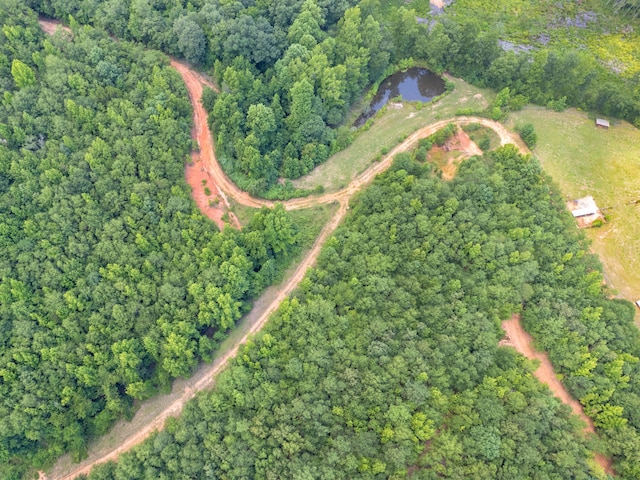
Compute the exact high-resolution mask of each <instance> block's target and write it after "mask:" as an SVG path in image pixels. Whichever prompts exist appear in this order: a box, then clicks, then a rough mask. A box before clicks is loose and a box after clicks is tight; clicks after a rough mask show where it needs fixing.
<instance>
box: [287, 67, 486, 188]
mask: <svg viewBox="0 0 640 480" xmlns="http://www.w3.org/2000/svg"><path fill="white" fill-rule="evenodd" d="M449 80H450V81H451V82H453V83H454V84H455V90H454V91H453V92H451V93H449V94H448V95H446V96H444V97H443V98H441V99H440V100H438V101H437V102H435V103H433V104H425V105H424V106H423V107H422V108H421V109H419V110H418V109H417V108H416V107H415V106H413V105H411V104H408V103H405V104H404V107H403V108H401V109H391V108H390V109H387V111H386V112H385V113H384V114H382V115H381V116H380V117H378V118H376V119H375V120H374V124H373V126H372V127H371V128H370V129H369V130H367V131H365V132H362V133H360V135H359V136H358V137H357V138H356V140H355V141H354V142H353V144H351V145H350V146H349V148H347V149H345V150H343V151H341V152H338V153H337V154H335V155H334V156H332V157H331V158H329V160H327V161H326V162H325V163H323V164H321V165H319V166H318V167H316V168H315V169H314V170H313V171H312V172H311V173H310V174H309V175H306V176H304V177H302V178H300V179H298V180H296V181H294V184H295V186H296V187H298V188H315V187H316V186H318V185H322V187H323V188H324V189H325V191H327V192H333V191H336V190H340V189H341V188H344V187H345V186H347V185H348V184H349V182H350V181H351V180H352V179H353V178H354V177H355V176H357V175H358V174H359V173H361V172H363V171H364V170H366V168H367V167H368V166H369V165H371V163H372V162H374V161H375V158H376V156H377V155H378V154H380V153H381V151H382V149H389V150H390V149H391V148H392V147H394V146H395V145H397V144H398V143H400V141H401V140H402V137H403V136H404V135H409V134H410V133H412V132H414V131H415V130H417V129H419V128H420V127H424V126H425V125H428V124H430V123H432V122H434V121H436V120H440V119H443V118H449V117H452V116H454V114H455V112H456V111H457V110H459V109H461V108H471V109H474V110H483V109H484V108H486V107H487V105H488V102H491V101H492V100H493V97H494V96H495V94H494V93H493V92H490V91H489V90H481V89H479V88H476V87H473V86H471V85H469V84H468V83H466V82H463V81H462V80H459V79H455V78H449Z"/></svg>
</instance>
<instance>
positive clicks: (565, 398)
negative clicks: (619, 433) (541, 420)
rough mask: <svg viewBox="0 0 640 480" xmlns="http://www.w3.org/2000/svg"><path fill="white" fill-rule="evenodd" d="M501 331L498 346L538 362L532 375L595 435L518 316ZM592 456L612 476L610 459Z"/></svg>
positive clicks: (581, 410) (589, 423) (602, 456)
mask: <svg viewBox="0 0 640 480" xmlns="http://www.w3.org/2000/svg"><path fill="white" fill-rule="evenodd" d="M502 329H503V330H504V331H505V334H506V335H505V338H504V339H502V340H501V341H500V345H503V346H509V347H513V348H515V349H516V350H517V351H518V353H521V354H522V355H524V356H525V357H527V358H528V359H529V360H538V361H539V362H540V365H539V366H538V368H537V369H536V371H535V372H533V375H534V376H535V377H536V378H537V379H538V380H540V382H542V383H544V384H546V385H547V386H548V387H549V390H551V393H553V395H554V396H555V397H557V398H559V399H560V401H562V403H564V404H566V405H569V407H571V410H572V411H573V413H574V414H575V415H577V416H578V417H580V418H581V419H582V420H583V421H584V422H585V427H584V432H585V433H587V434H595V432H596V430H595V428H594V426H593V421H591V419H590V418H589V417H587V415H585V413H584V410H583V409H582V405H580V403H579V402H578V401H577V400H576V399H574V398H573V397H572V396H571V395H570V394H569V392H568V391H567V389H566V388H565V386H564V385H563V384H562V382H561V381H560V380H558V377H557V375H556V373H555V372H554V371H553V365H552V364H551V361H550V360H549V357H548V356H547V354H546V353H544V352H539V351H537V350H535V349H534V348H533V338H532V337H531V335H529V334H528V333H527V332H526V331H525V329H524V328H522V324H521V323H520V315H514V316H513V317H511V318H510V319H509V320H505V321H504V322H502ZM594 456H595V460H596V462H598V465H600V466H601V467H602V468H603V469H604V470H605V472H606V473H608V474H609V475H614V471H613V464H612V461H611V459H609V458H607V457H605V456H604V455H602V454H600V453H594Z"/></svg>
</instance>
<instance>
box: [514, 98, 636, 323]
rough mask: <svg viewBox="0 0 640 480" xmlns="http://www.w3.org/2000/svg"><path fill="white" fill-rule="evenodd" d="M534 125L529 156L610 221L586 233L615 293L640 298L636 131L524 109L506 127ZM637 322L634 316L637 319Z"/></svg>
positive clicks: (574, 114)
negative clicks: (587, 198)
mask: <svg viewBox="0 0 640 480" xmlns="http://www.w3.org/2000/svg"><path fill="white" fill-rule="evenodd" d="M518 123H520V124H522V123H532V124H533V125H534V126H535V129H536V132H537V133H538V145H537V147H536V148H535V149H534V151H533V153H534V155H535V156H536V157H538V158H539V159H540V162H541V163H542V165H543V167H544V169H545V171H546V172H547V173H548V174H549V175H551V177H552V178H553V179H554V180H555V182H556V183H557V184H558V185H559V186H560V189H561V191H562V193H563V195H565V197H566V198H567V199H572V198H579V197H583V196H586V195H593V197H594V198H595V200H596V202H597V204H598V206H599V207H600V208H601V209H603V210H604V213H605V214H606V215H607V216H608V218H609V222H608V223H606V224H605V225H604V226H602V227H601V228H591V229H587V230H586V231H585V233H586V234H587V236H588V237H589V238H590V239H591V240H592V241H593V244H592V248H593V250H594V252H596V253H597V254H598V255H599V256H600V260H601V261H602V263H603V265H604V267H605V272H606V274H607V275H608V277H609V280H610V281H611V283H613V286H614V287H615V289H616V290H617V291H618V292H619V293H620V294H621V295H622V296H623V297H624V298H626V299H628V300H632V301H635V300H637V299H640V204H637V205H636V204H632V202H634V201H636V200H640V130H638V129H636V128H634V127H633V126H632V125H630V124H628V123H627V122H623V121H614V122H612V124H611V128H609V129H608V130H603V129H599V128H596V127H595V122H594V119H593V117H589V116H587V114H586V113H584V112H580V111H577V110H575V109H569V110H567V111H565V112H562V113H556V112H553V111H551V110H547V109H543V108H539V107H528V108H526V109H524V110H522V111H521V112H516V113H513V114H511V117H510V119H509V122H508V125H507V126H509V127H511V128H512V127H513V126H514V125H515V124H518ZM636 319H638V315H636Z"/></svg>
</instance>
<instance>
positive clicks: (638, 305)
mask: <svg viewBox="0 0 640 480" xmlns="http://www.w3.org/2000/svg"><path fill="white" fill-rule="evenodd" d="M636 307H638V308H640V300H636Z"/></svg>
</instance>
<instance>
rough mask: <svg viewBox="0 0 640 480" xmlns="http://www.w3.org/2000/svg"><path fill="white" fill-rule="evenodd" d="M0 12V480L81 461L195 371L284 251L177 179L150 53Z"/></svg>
mask: <svg viewBox="0 0 640 480" xmlns="http://www.w3.org/2000/svg"><path fill="white" fill-rule="evenodd" d="M2 5H3V8H0V17H2V25H3V27H2V30H1V32H0V68H1V69H2V75H0V82H2V89H3V91H4V96H3V101H2V104H1V105H0V137H1V139H0V477H1V478H3V479H8V478H14V477H13V476H12V475H13V474H14V472H19V471H21V470H22V469H23V468H24V467H25V466H28V465H29V464H30V463H33V464H35V465H42V464H43V463H44V462H47V461H50V460H51V459H52V458H55V457H57V456H58V455H60V454H61V453H63V452H65V451H68V450H71V451H72V452H74V454H75V455H76V456H80V455H82V454H83V451H84V449H85V442H86V440H87V438H88V437H89V436H91V435H99V434H101V433H103V432H104V431H105V430H106V429H107V428H108V427H109V426H110V425H111V424H112V423H113V421H114V419H116V418H118V417H120V416H121V415H123V414H125V415H126V414H129V413H130V412H131V410H132V405H133V400H134V399H143V398H145V397H148V396H149V395H151V394H152V393H153V392H155V391H157V389H158V388H159V387H164V386H166V385H167V384H168V382H169V380H170V379H172V378H174V377H176V376H179V375H188V374H189V373H190V372H191V370H192V369H193V367H194V366H195V365H196V364H197V363H198V361H199V360H200V359H208V358H210V354H211V352H212V350H213V349H214V347H215V346H216V345H217V344H218V342H219V340H220V339H221V338H223V337H224V335H225V333H226V332H227V330H228V329H229V328H231V327H232V326H233V325H234V323H235V321H236V320H237V319H238V318H239V317H240V315H241V313H242V312H243V311H245V310H246V308H247V307H248V301H249V300H250V299H251V298H252V297H254V296H255V295H256V294H257V293H258V292H259V291H261V290H262V289H263V288H264V287H265V286H266V285H268V284H270V283H271V282H272V281H273V279H274V276H275V275H277V273H278V271H279V270H280V269H281V267H282V266H283V265H284V264H285V263H286V261H287V260H288V258H289V253H290V252H291V249H292V247H293V245H294V244H295V243H296V239H297V231H296V227H295V226H294V225H293V224H292V223H291V220H290V219H289V217H288V215H287V214H286V212H284V210H283V209H282V208H281V207H280V208H277V209H275V210H273V211H267V210H265V211H263V212H260V213H259V214H257V215H256V216H255V217H254V219H253V221H252V222H251V223H250V224H249V225H248V226H247V228H245V229H244V230H243V231H242V232H238V231H236V230H233V229H225V230H224V231H223V232H219V231H218V230H217V227H216V226H215V225H214V224H213V223H212V222H210V221H209V220H207V219H206V218H205V217H204V216H203V215H202V214H200V212H198V211H197V209H196V207H195V204H194V203H193V201H192V200H191V198H190V192H189V187H188V186H187V185H186V183H185V181H184V164H185V161H189V152H190V149H191V147H192V143H191V139H190V136H189V132H190V126H191V106H190V104H189V101H188V99H187V95H186V89H185V87H184V84H183V83H182V80H181V79H180V77H179V75H178V74H177V73H176V72H174V71H173V70H172V69H170V68H168V67H167V66H166V65H167V59H166V57H164V56H163V55H162V54H159V53H157V52H152V51H147V50H145V49H143V48H141V47H134V46H132V44H129V43H126V42H120V43H117V42H114V41H113V40H111V39H110V38H109V37H108V36H107V35H106V34H104V33H101V32H100V31H97V30H94V29H92V28H89V27H84V28H78V29H76V30H75V32H74V34H73V39H71V38H70V36H66V35H65V36H64V38H63V37H60V36H57V37H56V38H53V39H44V34H43V33H42V31H41V29H40V27H39V25H38V23H37V17H36V15H35V14H34V13H33V12H28V11H24V10H23V8H24V7H20V6H19V5H18V2H17V1H16V2H7V1H3V2H2Z"/></svg>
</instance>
